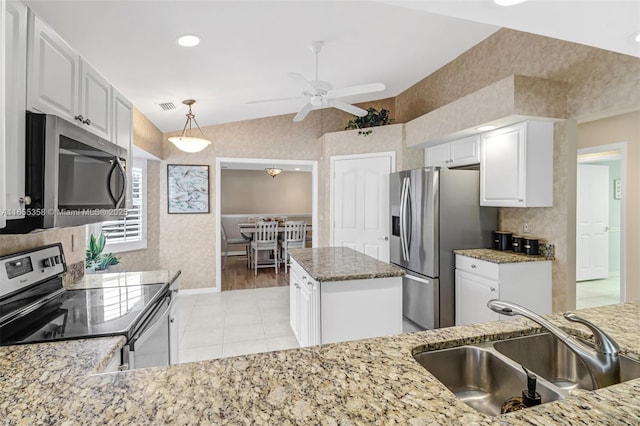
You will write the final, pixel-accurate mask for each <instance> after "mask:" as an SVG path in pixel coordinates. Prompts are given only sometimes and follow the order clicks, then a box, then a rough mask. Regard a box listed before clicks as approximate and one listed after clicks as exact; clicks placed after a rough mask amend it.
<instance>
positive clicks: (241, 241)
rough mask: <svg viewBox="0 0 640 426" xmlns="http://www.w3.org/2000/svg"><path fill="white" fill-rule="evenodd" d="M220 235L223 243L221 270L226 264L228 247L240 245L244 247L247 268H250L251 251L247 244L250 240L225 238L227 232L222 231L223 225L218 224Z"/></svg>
mask: <svg viewBox="0 0 640 426" xmlns="http://www.w3.org/2000/svg"><path fill="white" fill-rule="evenodd" d="M220 233H221V235H222V241H223V242H224V244H223V245H224V257H223V258H222V269H224V265H225V263H226V262H227V255H228V253H229V245H231V244H242V245H244V250H245V253H246V256H247V268H250V267H251V251H250V250H249V243H251V240H250V239H248V238H244V237H241V238H227V231H225V229H224V224H223V223H222V222H220Z"/></svg>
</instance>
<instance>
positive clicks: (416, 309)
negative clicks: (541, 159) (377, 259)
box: [389, 167, 498, 329]
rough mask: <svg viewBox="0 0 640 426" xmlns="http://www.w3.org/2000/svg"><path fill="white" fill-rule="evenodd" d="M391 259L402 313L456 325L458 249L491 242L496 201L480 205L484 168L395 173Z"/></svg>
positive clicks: (429, 324)
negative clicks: (398, 274) (399, 275)
mask: <svg viewBox="0 0 640 426" xmlns="http://www.w3.org/2000/svg"><path fill="white" fill-rule="evenodd" d="M389 194H390V208H391V238H390V249H391V252H390V260H391V263H394V264H396V265H398V266H400V267H401V268H403V269H404V270H405V271H406V272H407V274H406V275H405V276H404V278H403V285H402V287H403V289H402V291H403V294H402V310H403V315H404V316H405V317H406V318H407V319H409V320H411V321H413V322H414V323H416V324H418V325H419V326H421V327H424V328H427V329H433V328H440V327H449V326H453V325H455V255H454V254H453V250H455V249H469V248H483V247H484V248H488V247H491V246H492V231H494V230H496V229H497V223H498V211H497V209H496V208H495V207H480V172H479V170H468V169H440V168H437V167H426V168H422V169H414V170H406V171H402V172H397V173H392V174H391V175H390V182H389Z"/></svg>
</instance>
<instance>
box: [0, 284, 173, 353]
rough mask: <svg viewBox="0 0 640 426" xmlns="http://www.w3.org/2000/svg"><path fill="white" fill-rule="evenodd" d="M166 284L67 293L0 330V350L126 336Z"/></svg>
mask: <svg viewBox="0 0 640 426" xmlns="http://www.w3.org/2000/svg"><path fill="white" fill-rule="evenodd" d="M167 289H168V285H167V284H150V285H141V286H130V287H111V288H100V289H89V290H66V291H64V292H62V293H61V294H59V295H58V296H56V297H54V298H53V299H52V300H50V301H48V302H47V303H46V304H44V305H43V306H40V307H38V308H37V309H35V310H34V311H33V312H30V313H27V314H26V315H22V316H20V317H18V318H15V319H13V320H11V321H9V322H7V323H5V324H3V325H2V326H1V327H0V346H6V345H14V344H21V343H36V342H49V341H55V340H68V339H79V338H84V337H99V336H113V335H125V336H126V337H127V338H130V337H131V334H132V333H133V331H134V330H135V329H136V327H137V326H138V324H139V323H140V322H141V321H142V320H143V319H144V318H145V317H146V316H147V315H149V314H150V311H151V309H148V308H149V307H150V306H153V305H155V303H156V301H157V300H159V299H160V298H162V297H163V295H164V294H165V293H166V290H167Z"/></svg>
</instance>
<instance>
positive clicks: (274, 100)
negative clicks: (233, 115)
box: [245, 96, 306, 104]
mask: <svg viewBox="0 0 640 426" xmlns="http://www.w3.org/2000/svg"><path fill="white" fill-rule="evenodd" d="M296 99H306V98H305V97H303V96H293V97H288V98H274V99H261V100H259V101H248V102H245V104H261V103H263V102H280V101H292V100H296Z"/></svg>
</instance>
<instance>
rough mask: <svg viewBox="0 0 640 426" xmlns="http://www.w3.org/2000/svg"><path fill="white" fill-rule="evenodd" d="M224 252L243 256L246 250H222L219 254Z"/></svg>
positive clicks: (228, 254)
mask: <svg viewBox="0 0 640 426" xmlns="http://www.w3.org/2000/svg"><path fill="white" fill-rule="evenodd" d="M225 253H226V254H227V256H245V255H246V254H247V252H245V251H240V250H231V251H223V252H221V253H220V254H221V255H224V254H225Z"/></svg>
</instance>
